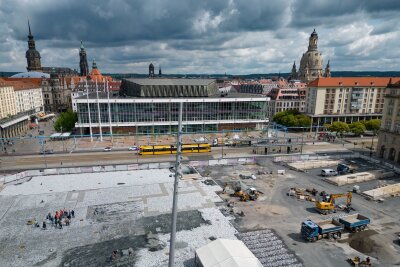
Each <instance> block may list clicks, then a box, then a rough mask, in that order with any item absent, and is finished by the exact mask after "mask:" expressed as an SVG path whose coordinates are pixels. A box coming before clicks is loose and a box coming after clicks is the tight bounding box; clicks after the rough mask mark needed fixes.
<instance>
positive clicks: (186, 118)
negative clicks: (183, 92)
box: [77, 99, 268, 132]
mask: <svg viewBox="0 0 400 267" xmlns="http://www.w3.org/2000/svg"><path fill="white" fill-rule="evenodd" d="M266 103H267V102H266V101H263V100H259V101H255V100H253V101H239V100H235V99H232V101H228V102H226V101H224V102H184V103H183V118H182V119H183V122H184V125H185V122H199V125H197V123H196V124H191V125H190V124H189V123H186V124H187V125H186V126H185V127H186V130H185V131H187V132H196V131H199V130H201V131H215V130H216V128H217V124H218V123H219V122H221V121H232V122H233V121H236V120H245V121H250V122H251V121H262V120H265V119H267V118H268V117H267V114H266V113H267V112H266V106H267V105H266ZM99 105H100V117H101V123H104V124H105V125H107V124H108V123H109V116H108V103H107V102H105V103H100V104H99ZM89 109H90V120H91V123H93V124H97V123H98V121H99V115H98V106H97V103H96V102H94V103H90V104H89ZM110 109H111V121H112V123H113V124H122V123H123V124H127V123H129V124H130V125H131V126H135V125H136V123H140V124H141V125H143V124H146V123H148V124H149V125H150V124H152V123H157V124H164V123H165V125H166V126H168V127H165V126H160V127H159V126H154V128H152V131H156V132H175V128H176V127H177V126H173V125H172V126H170V125H169V124H170V122H177V121H178V114H179V103H178V102H165V103H152V102H147V103H132V102H131V103H129V102H126V103H110ZM77 113H78V123H79V124H87V123H89V115H88V104H87V103H85V102H80V103H79V102H78V103H77ZM225 123H226V122H225ZM147 128H148V127H147ZM147 128H146V126H140V125H139V128H138V131H139V132H147V131H148V129H147Z"/></svg>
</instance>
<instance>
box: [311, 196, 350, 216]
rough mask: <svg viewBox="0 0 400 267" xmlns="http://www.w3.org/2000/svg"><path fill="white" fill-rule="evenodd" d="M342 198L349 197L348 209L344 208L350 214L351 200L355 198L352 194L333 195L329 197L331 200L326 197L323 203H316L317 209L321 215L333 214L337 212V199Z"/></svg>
mask: <svg viewBox="0 0 400 267" xmlns="http://www.w3.org/2000/svg"><path fill="white" fill-rule="evenodd" d="M341 197H347V201H346V207H345V208H344V210H345V211H347V212H350V209H351V198H352V197H353V193H352V192H347V193H343V194H331V195H330V196H329V199H327V196H326V195H324V196H323V199H322V201H320V200H317V201H316V202H315V209H316V210H317V211H318V212H319V213H321V214H324V215H326V214H329V213H332V212H336V206H335V199H337V198H341Z"/></svg>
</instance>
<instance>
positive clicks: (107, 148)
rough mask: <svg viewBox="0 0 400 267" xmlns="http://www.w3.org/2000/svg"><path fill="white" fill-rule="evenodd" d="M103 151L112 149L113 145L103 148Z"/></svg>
mask: <svg viewBox="0 0 400 267" xmlns="http://www.w3.org/2000/svg"><path fill="white" fill-rule="evenodd" d="M103 151H111V147H109V146H107V147H105V148H104V149H103Z"/></svg>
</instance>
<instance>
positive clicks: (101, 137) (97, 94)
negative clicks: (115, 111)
mask: <svg viewBox="0 0 400 267" xmlns="http://www.w3.org/2000/svg"><path fill="white" fill-rule="evenodd" d="M96 97H97V113H98V115H99V130H100V141H103V133H102V130H101V115H100V103H99V87H98V86H97V79H96Z"/></svg>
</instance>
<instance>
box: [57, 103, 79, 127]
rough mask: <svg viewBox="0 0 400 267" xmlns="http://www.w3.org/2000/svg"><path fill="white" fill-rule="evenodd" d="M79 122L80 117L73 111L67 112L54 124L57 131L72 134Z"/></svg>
mask: <svg viewBox="0 0 400 267" xmlns="http://www.w3.org/2000/svg"><path fill="white" fill-rule="evenodd" d="M77 121H78V115H77V114H76V113H75V112H73V111H72V110H70V109H69V110H67V111H66V112H63V113H61V114H60V116H59V117H58V118H57V120H56V122H55V123H54V129H55V130H56V131H63V132H70V131H72V129H74V127H75V123H76V122H77Z"/></svg>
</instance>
